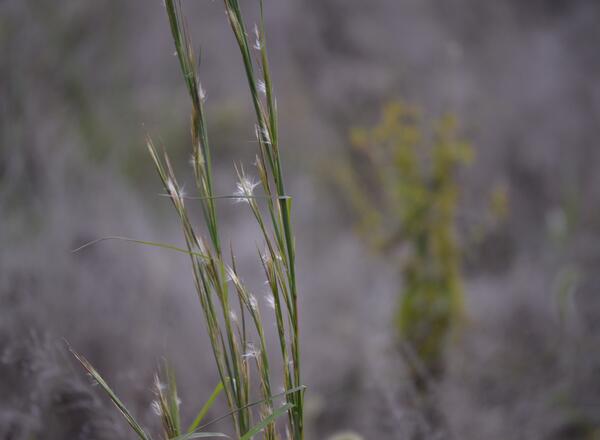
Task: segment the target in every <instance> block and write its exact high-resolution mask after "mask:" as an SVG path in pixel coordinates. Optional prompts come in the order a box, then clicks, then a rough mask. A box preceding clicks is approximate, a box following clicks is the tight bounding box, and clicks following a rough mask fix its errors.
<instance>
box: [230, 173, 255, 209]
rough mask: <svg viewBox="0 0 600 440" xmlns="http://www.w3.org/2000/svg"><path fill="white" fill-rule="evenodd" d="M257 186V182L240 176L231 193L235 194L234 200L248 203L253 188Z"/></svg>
mask: <svg viewBox="0 0 600 440" xmlns="http://www.w3.org/2000/svg"><path fill="white" fill-rule="evenodd" d="M257 186H258V182H254V181H252V180H251V179H249V178H248V177H246V176H241V177H240V180H239V182H238V183H237V184H236V189H235V192H234V193H233V194H234V195H235V196H236V199H235V201H236V202H246V203H250V198H252V196H253V194H254V188H256V187H257Z"/></svg>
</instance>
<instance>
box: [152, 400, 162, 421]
mask: <svg viewBox="0 0 600 440" xmlns="http://www.w3.org/2000/svg"><path fill="white" fill-rule="evenodd" d="M150 406H151V407H152V411H153V412H154V414H156V415H157V416H159V417H160V416H162V408H161V407H160V403H159V402H158V400H153V401H152V403H151V405H150Z"/></svg>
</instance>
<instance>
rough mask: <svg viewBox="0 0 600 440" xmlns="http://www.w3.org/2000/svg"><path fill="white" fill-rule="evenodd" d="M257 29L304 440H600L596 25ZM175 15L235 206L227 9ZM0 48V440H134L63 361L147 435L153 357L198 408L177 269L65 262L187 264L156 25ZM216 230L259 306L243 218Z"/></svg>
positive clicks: (181, 135)
mask: <svg viewBox="0 0 600 440" xmlns="http://www.w3.org/2000/svg"><path fill="white" fill-rule="evenodd" d="M250 3H252V2H250ZM266 3H267V4H266V6H267V9H266V13H267V16H266V27H267V31H268V34H269V41H270V55H271V63H272V70H273V75H274V81H275V88H276V91H277V94H278V107H279V113H280V120H281V127H280V132H281V147H282V150H283V154H284V156H285V160H284V164H287V168H288V170H286V171H287V174H288V175H289V176H291V187H290V188H289V192H290V193H291V194H292V195H293V196H294V210H295V214H296V217H295V227H296V231H297V237H296V239H297V250H298V269H299V275H298V278H299V282H300V291H301V296H302V298H301V308H302V316H301V320H302V332H303V356H304V366H305V367H304V368H305V382H306V384H307V385H308V387H309V389H308V392H307V408H306V411H307V414H308V420H307V425H308V429H309V430H310V432H309V433H308V435H307V437H308V438H315V439H319V438H327V437H328V436H330V435H334V434H335V433H337V432H339V431H349V430H350V431H354V432H356V433H357V434H359V435H361V436H362V437H364V438H366V439H374V438H399V439H405V438H406V439H412V438H415V439H416V438H426V439H429V438H432V439H433V438H472V439H481V438H486V439H506V438H513V439H520V438H523V439H528V440H529V439H597V438H599V431H598V430H599V426H600V416H599V414H600V413H599V412H598V405H600V354H598V350H597V347H598V344H599V342H600V326H599V324H598V323H599V322H600V319H599V317H600V297H599V296H598V288H599V287H600V276H599V273H598V270H597V267H598V264H599V263H600V209H599V206H600V181H599V179H600V174H599V173H598V172H597V169H598V166H599V165H600V149H599V148H598V146H597V142H598V139H600V136H599V134H600V133H599V127H600V126H599V125H598V120H599V119H600V82H599V81H597V78H598V75H599V74H600V57H598V49H597V44H595V43H596V42H597V41H598V38H599V37H600V30H599V29H598V26H597V23H598V20H599V19H600V4H598V2H596V1H594V0H571V1H564V0H533V1H528V2H521V1H517V0H505V1H502V2H478V1H475V0H448V1H446V2H443V3H441V2H436V1H434V0H374V1H370V2H364V1H360V0H305V1H303V2H300V1H298V0H290V1H286V2H281V1H280V2H275V1H269V0H266ZM252 6H254V5H252ZM185 7H186V11H187V13H188V16H189V18H190V22H191V24H192V26H191V28H192V34H193V35H192V37H193V41H194V42H195V44H197V47H199V49H200V53H201V58H202V63H201V67H200V71H201V75H202V77H203V85H204V87H205V89H206V91H207V103H206V106H207V111H208V114H209V118H208V123H209V131H210V133H211V137H212V144H213V145H214V147H215V154H214V156H215V157H214V159H215V161H216V164H215V180H216V186H217V189H218V191H217V192H219V193H223V194H228V193H231V192H232V191H233V190H234V187H235V182H234V181H233V179H230V178H229V177H227V176H232V175H233V173H232V170H233V163H232V160H233V158H234V157H235V158H236V160H237V159H239V158H240V157H241V158H243V159H244V161H245V162H246V163H247V164H248V165H249V164H250V163H251V161H252V160H253V155H254V152H255V145H253V144H252V139H254V133H253V125H252V122H251V121H252V119H251V111H252V109H251V107H250V105H251V104H250V101H249V100H248V99H247V92H246V90H245V84H244V81H245V79H244V77H243V71H242V69H241V68H240V67H241V66H240V65H239V59H238V56H237V53H236V50H237V49H236V47H235V42H234V40H233V38H232V36H231V35H230V33H229V29H228V28H227V25H226V22H225V18H224V17H223V7H222V5H221V4H220V2H218V1H216V2H208V1H191V0H188V1H186V2H185ZM255 9H256V8H254V7H250V6H249V7H247V15H248V17H249V19H250V21H252V20H256V19H257V17H256V16H255V15H253V13H255ZM0 48H1V49H2V53H3V57H2V58H1V59H0V243H1V244H2V246H1V247H0V395H1V396H3V399H2V402H0V439H35V438H46V439H64V438H82V439H83V438H89V439H104V438H111V439H115V438H129V437H128V433H127V431H126V429H125V426H124V425H123V423H122V422H121V421H120V420H119V419H118V416H117V415H116V414H114V413H113V410H112V408H111V407H110V406H109V402H107V401H106V399H104V398H103V397H102V396H99V395H98V394H99V393H98V392H97V390H95V389H90V387H89V384H88V383H87V381H86V379H85V378H84V377H82V376H81V375H80V374H79V370H77V369H75V366H74V364H73V361H72V359H70V358H69V357H68V356H65V355H64V344H63V343H62V340H63V338H66V339H68V341H69V342H70V343H71V345H73V346H74V347H76V348H77V349H78V350H79V351H81V352H82V353H84V354H85V355H86V357H88V358H89V359H90V360H91V361H92V362H93V364H94V365H95V366H96V367H97V368H98V370H100V371H101V372H102V373H103V375H105V376H106V377H107V379H108V380H109V381H110V382H111V383H112V384H114V388H115V390H116V391H118V393H119V395H121V396H122V397H123V399H124V400H125V401H126V402H127V404H128V406H129V407H130V408H131V409H132V410H134V411H135V412H136V414H139V415H140V418H141V419H142V420H143V421H144V423H145V424H146V425H147V426H150V427H155V426H157V423H158V421H157V420H156V417H155V416H154V415H153V413H152V410H151V408H150V401H151V400H152V398H153V396H151V395H148V394H147V393H146V392H145V390H146V389H147V386H148V384H150V383H151V381H152V372H153V370H154V367H155V366H156V364H157V363H158V362H159V361H160V359H161V358H162V357H163V356H164V357H167V358H168V359H169V360H170V361H171V363H172V364H173V367H174V369H175V370H176V371H177V374H178V378H179V388H180V392H181V394H182V400H184V401H185V402H190V404H191V405H190V406H191V407H194V406H196V405H194V403H196V402H198V404H199V403H200V402H202V401H204V400H206V397H207V396H208V395H209V394H210V392H211V390H212V388H213V387H214V384H215V383H216V372H215V371H214V369H213V367H212V363H211V360H210V357H209V356H208V355H207V350H208V345H207V344H208V341H207V338H206V336H205V332H204V329H203V326H202V325H201V323H200V322H199V320H197V319H196V317H197V315H198V313H199V309H198V306H197V303H196V299H195V298H194V294H193V286H192V282H191V279H190V277H189V274H188V267H187V264H188V263H187V261H186V259H185V256H182V257H179V256H173V255H171V254H169V253H165V252H163V251H160V250H149V249H144V248H139V247H134V246H131V245H127V244H123V243H104V244H100V245H97V246H96V247H93V248H91V249H89V250H87V251H86V252H83V253H80V254H72V253H71V252H70V251H71V249H73V248H75V247H77V246H78V245H80V244H82V243H83V242H85V241H88V240H91V239H94V238H98V237H101V236H106V235H125V236H130V237H134V238H140V239H149V240H156V241H164V242H170V243H178V242H179V240H180V237H179V230H178V226H177V219H176V218H174V216H173V215H172V213H171V212H170V210H169V206H168V201H167V200H165V199H164V198H163V197H157V194H158V193H160V192H161V189H160V186H159V184H158V182H157V180H156V178H155V176H154V171H153V168H152V164H151V161H150V158H149V157H147V153H146V150H145V146H144V136H145V134H146V133H149V134H151V135H152V136H153V138H154V139H156V140H157V141H159V140H160V143H162V144H164V145H165V147H166V148H167V149H168V151H169V153H170V155H171V158H172V159H173V162H174V163H176V164H178V166H177V168H179V170H180V173H179V174H180V175H187V176H188V178H189V179H190V184H191V178H192V173H191V169H190V168H189V167H187V168H186V166H185V165H187V161H188V157H187V151H189V150H188V148H189V136H188V133H189V127H188V125H189V121H188V116H187V115H188V114H189V108H188V106H189V104H188V103H187V101H186V96H185V90H184V88H183V86H182V84H181V81H180V78H179V72H178V70H177V69H178V67H177V65H176V62H175V59H174V56H173V50H174V49H173V47H172V42H171V39H170V36H169V29H168V23H167V21H166V19H165V16H164V8H163V5H162V3H161V1H160V0H156V1H152V2H148V1H142V0H131V1H128V2H117V1H115V0H105V1H101V2H95V3H68V4H67V3H64V4H56V2H50V1H48V0H36V1H33V0H20V1H17V0H4V1H3V2H0ZM395 102H400V103H402V104H394V103H395ZM390 103H392V104H390ZM445 115H451V118H448V117H447V116H445ZM451 119H454V120H455V121H456V122H455V123H451V122H450V120H451ZM360 127H364V128H360ZM466 145H469V147H468V148H467V147H466ZM219 210H220V211H221V212H222V216H221V217H222V218H224V219H225V221H226V227H227V229H228V230H229V231H230V233H231V234H230V235H231V236H232V237H233V238H234V240H233V241H234V244H235V246H236V249H237V251H238V254H239V257H238V259H239V266H240V271H241V272H242V273H243V274H244V277H245V279H246V280H247V281H248V282H249V283H251V284H252V283H254V284H255V286H256V290H257V291H258V292H260V286H261V284H262V282H263V280H262V279H261V278H260V271H258V270H256V268H255V267H254V266H253V265H252V264H251V263H252V261H253V256H254V252H255V243H256V240H255V233H256V231H255V230H254V226H253V224H252V219H251V218H250V217H249V216H248V215H247V213H246V212H245V211H244V210H241V209H240V208H239V206H236V205H233V204H231V203H225V202H223V203H222V204H221V205H220V206H219ZM456 321H460V324H459V325H457V326H455V322H456ZM457 327H458V328H457ZM455 330H456V331H455ZM449 335H450V336H449ZM271 336H272V335H271ZM406 342H408V346H409V347H410V350H408V351H409V352H410V353H412V355H409V358H410V359H412V361H411V360H410V359H408V360H407V355H406V350H403V349H402V347H405V346H406V345H407V344H406ZM413 355H414V356H413ZM324 366H326V367H327V368H324ZM74 372H77V373H78V374H74ZM199 372H201V374H199ZM415 374H416V375H417V376H423V375H425V376H426V377H427V383H428V386H427V387H426V390H425V392H424V391H423V387H422V384H421V383H420V382H419V380H414V379H415ZM218 411H219V408H215V409H214V415H219V412H218ZM184 416H186V417H192V415H191V414H184ZM352 435H354V434H352ZM349 438H353V437H352V436H350V437H349Z"/></svg>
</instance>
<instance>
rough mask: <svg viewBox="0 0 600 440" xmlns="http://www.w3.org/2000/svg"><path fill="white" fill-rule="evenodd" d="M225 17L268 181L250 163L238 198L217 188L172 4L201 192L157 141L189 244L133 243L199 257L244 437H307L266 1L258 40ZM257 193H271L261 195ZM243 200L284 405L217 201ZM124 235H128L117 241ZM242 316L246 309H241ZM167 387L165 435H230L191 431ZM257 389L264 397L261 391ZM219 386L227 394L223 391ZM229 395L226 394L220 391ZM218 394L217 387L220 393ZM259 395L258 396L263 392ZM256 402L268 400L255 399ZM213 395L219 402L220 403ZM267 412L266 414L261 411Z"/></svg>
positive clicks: (170, 382)
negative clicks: (253, 229)
mask: <svg viewBox="0 0 600 440" xmlns="http://www.w3.org/2000/svg"><path fill="white" fill-rule="evenodd" d="M224 4H225V11H226V15H227V18H228V21H229V24H230V26H231V29H232V31H233V34H234V37H235V39H236V42H237V44H238V47H239V50H240V53H241V56H242V61H243V65H244V70H245V73H246V78H247V81H248V86H249V89H250V97H251V100H252V104H253V108H254V111H255V114H256V126H255V132H256V138H257V141H258V152H257V155H256V162H255V165H256V170H257V174H258V181H256V182H255V181H254V180H252V179H251V178H250V177H248V176H247V175H246V174H245V172H244V169H243V167H239V168H237V167H236V173H237V178H238V184H237V190H236V191H235V193H234V194H233V195H227V196H218V195H217V194H216V192H215V189H214V182H213V171H212V160H211V147H210V143H209V137H208V132H207V124H206V112H205V107H204V103H205V92H204V90H203V88H202V86H201V83H200V79H199V75H198V68H197V65H198V64H197V59H196V56H195V55H194V52H193V50H192V43H191V41H190V36H189V32H188V27H187V24H186V22H185V20H184V14H183V11H182V6H181V2H180V0H165V7H166V11H167V15H168V19H169V24H170V28H171V33H172V36H173V40H174V43H175V48H176V53H177V57H178V60H179V64H180V68H181V72H182V74H183V78H184V80H185V84H186V86H187V91H188V94H189V97H190V100H191V104H192V113H191V140H192V161H191V163H192V166H193V170H194V176H195V183H196V190H197V196H194V197H188V196H185V195H184V194H183V192H182V190H181V187H180V185H179V184H178V182H177V179H176V176H175V173H174V171H173V167H172V165H171V162H170V161H169V158H168V156H167V154H166V153H162V154H161V153H160V152H159V151H158V149H157V148H156V147H155V145H154V143H153V141H152V140H151V139H150V138H148V140H147V146H148V150H149V152H150V155H151V157H152V160H153V162H154V165H155V167H156V170H157V172H158V175H159V176H160V179H161V181H162V183H163V185H164V188H165V190H166V192H167V195H168V197H169V198H170V200H171V202H172V205H173V207H174V209H175V211H176V213H177V215H178V217H179V219H180V221H181V226H182V230H183V236H184V239H185V243H186V246H185V248H179V247H177V246H172V245H168V244H160V243H153V242H146V241H140V240H131V239H128V240H130V241H135V242H138V243H143V244H149V245H153V246H159V247H163V248H168V249H171V250H175V251H179V252H184V253H186V254H188V255H189V257H190V260H191V266H192V273H193V279H194V284H195V288H196V292H197V295H198V298H199V300H200V303H201V306H202V311H203V314H204V320H205V324H206V328H207V331H208V336H209V338H210V343H211V347H212V351H213V355H214V359H215V363H216V367H217V370H218V374H219V376H220V379H221V382H220V384H219V387H220V389H222V390H223V393H224V395H225V397H226V399H227V404H228V406H229V409H230V412H229V413H228V414H227V416H231V418H232V420H233V425H234V429H235V433H236V436H237V437H238V438H240V439H242V440H245V439H249V438H252V437H253V436H255V435H257V434H258V433H259V432H262V433H263V438H264V439H266V440H274V439H279V438H281V435H280V433H279V430H278V427H277V425H276V419H277V418H278V417H279V416H281V415H284V414H286V413H287V424H286V429H285V432H286V434H285V436H286V438H288V439H294V440H301V439H303V435H304V427H303V399H304V388H305V387H304V386H303V385H302V383H301V375H300V345H299V329H298V293H297V287H296V271H295V250H294V237H293V233H292V226H291V213H290V211H291V198H290V197H289V196H288V195H287V193H286V191H285V185H284V180H283V175H282V165H281V155H280V149H279V133H278V128H277V107H276V101H275V96H274V93H273V86H272V82H271V76H270V73H269V64H268V60H267V49H266V40H265V29H264V19H263V4H262V1H261V2H260V17H261V18H260V23H259V24H257V25H255V26H254V29H253V32H252V34H253V35H252V40H251V39H250V36H249V34H248V32H247V29H246V25H245V23H244V19H243V17H242V12H241V10H240V6H239V4H238V1H237V0H225V1H224ZM257 187H260V189H261V193H262V194H260V195H257ZM219 199H234V200H236V201H239V202H243V203H245V204H247V205H248V207H249V208H250V212H251V214H252V216H253V217H254V219H255V220H256V222H257V224H258V229H259V231H260V234H261V236H262V240H263V241H264V249H265V250H264V251H262V252H260V251H259V252H258V258H259V261H260V264H261V266H262V270H263V271H264V274H265V276H266V280H267V282H266V284H267V285H268V288H269V290H270V296H269V298H268V302H269V305H270V306H271V308H272V310H273V318H274V320H275V323H276V328H277V335H278V339H279V347H278V349H277V351H279V352H280V355H279V356H280V358H281V360H280V362H278V365H279V364H280V365H281V368H282V369H283V381H284V388H285V391H284V392H283V393H280V394H279V395H280V396H285V397H286V400H287V402H286V403H285V404H284V405H282V406H280V407H279V408H276V407H275V406H276V405H275V399H274V397H275V396H274V395H273V389H274V385H273V383H272V381H273V379H272V377H273V375H272V365H271V361H272V358H271V357H270V356H269V347H267V343H266V338H265V331H264V327H263V319H264V318H263V317H262V315H261V311H260V308H259V305H258V301H257V299H256V298H255V296H254V295H253V294H252V293H251V292H250V290H249V288H248V287H247V286H246V285H245V284H244V283H243V281H242V280H241V278H240V277H239V275H238V271H237V268H236V262H235V257H234V253H233V250H232V249H230V250H226V249H223V246H222V243H223V240H222V237H221V233H220V230H219V220H218V213H217V206H216V205H217V201H218V200H219ZM189 203H197V204H198V205H199V206H200V207H201V211H202V220H203V223H204V226H205V228H203V231H204V232H205V233H204V234H203V233H202V232H203V231H201V230H199V228H197V226H196V224H197V221H196V220H195V219H192V218H191V216H190V214H189V212H188V210H187V206H186V205H187V204H189ZM117 238H118V237H117ZM236 310H237V311H238V312H239V316H238V313H236ZM76 356H77V358H78V359H79V360H80V361H81V362H82V364H83V366H84V367H85V368H86V369H87V370H88V372H89V373H90V374H91V375H92V376H93V377H94V379H96V380H97V381H98V383H99V384H100V385H101V386H102V388H104V389H105V391H107V392H108V394H109V396H110V398H111V399H112V400H113V402H114V403H115V404H116V405H117V407H118V408H119V410H121V412H122V413H123V414H124V415H125V417H126V419H127V421H128V422H129V424H130V425H131V426H132V428H133V429H134V430H135V432H136V433H137V434H138V436H139V437H140V438H142V439H149V438H150V437H149V436H148V435H147V434H146V433H145V432H144V430H143V429H142V428H141V427H140V425H139V424H138V423H137V422H135V420H134V419H133V417H132V416H131V414H130V413H129V412H128V411H127V410H126V409H125V408H124V406H123V404H122V403H121V402H120V401H119V400H118V399H117V398H116V396H115V395H114V393H113V392H112V391H111V390H110V388H109V387H108V384H106V382H104V381H103V380H102V378H101V377H100V376H99V374H98V373H97V372H96V371H95V370H94V369H93V367H92V366H91V365H90V364H89V363H88V362H87V361H86V360H85V359H84V358H83V357H81V356H80V355H76ZM166 382H167V386H166V391H164V390H163V388H162V387H161V386H160V382H159V381H157V384H159V385H157V386H156V390H155V391H156V393H157V396H158V399H157V401H156V409H157V413H159V414H161V417H162V420H163V427H164V431H165V432H164V433H165V438H167V439H175V438H176V439H180V438H181V439H183V438H186V439H187V438H198V437H209V436H223V435H224V434H219V433H206V432H203V431H202V430H201V429H202V428H204V427H206V426H207V425H203V426H199V424H200V423H199V419H200V420H201V419H202V417H200V416H203V414H202V411H201V413H200V414H199V417H198V418H197V420H196V421H195V422H194V424H192V426H190V428H189V429H188V430H186V431H184V430H182V429H181V423H180V417H179V410H178V403H177V397H176V387H175V380H174V376H173V375H172V373H171V372H168V374H167V381H166ZM255 385H257V391H254V389H253V386H255ZM219 387H218V389H219ZM220 389H219V391H220ZM215 392H216V393H217V394H218V392H217V390H216V391H215ZM256 395H257V396H256ZM253 396H256V397H258V400H256V401H253V400H252V398H253ZM214 397H216V396H213V397H211V399H209V402H212V401H213V400H214ZM257 407H258V411H256V408H257Z"/></svg>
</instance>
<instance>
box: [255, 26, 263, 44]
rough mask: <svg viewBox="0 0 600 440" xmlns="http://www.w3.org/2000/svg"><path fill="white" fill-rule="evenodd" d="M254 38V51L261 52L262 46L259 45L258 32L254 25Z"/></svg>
mask: <svg viewBox="0 0 600 440" xmlns="http://www.w3.org/2000/svg"><path fill="white" fill-rule="evenodd" d="M254 36H255V41H254V49H256V50H261V49H262V44H261V43H260V32H259V30H258V25H257V24H255V25H254Z"/></svg>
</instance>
